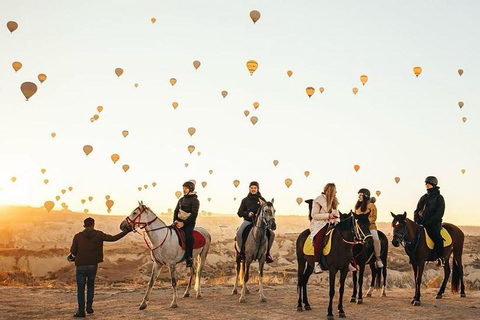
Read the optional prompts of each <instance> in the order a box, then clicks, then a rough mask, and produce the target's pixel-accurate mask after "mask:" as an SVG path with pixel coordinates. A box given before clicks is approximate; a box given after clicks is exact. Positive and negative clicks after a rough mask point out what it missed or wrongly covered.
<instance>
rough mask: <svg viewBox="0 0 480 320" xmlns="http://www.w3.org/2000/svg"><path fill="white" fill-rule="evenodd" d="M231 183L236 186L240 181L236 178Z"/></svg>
mask: <svg viewBox="0 0 480 320" xmlns="http://www.w3.org/2000/svg"><path fill="white" fill-rule="evenodd" d="M233 185H234V186H235V188H236V187H238V186H239V185H240V181H238V180H233Z"/></svg>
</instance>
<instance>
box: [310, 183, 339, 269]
mask: <svg viewBox="0 0 480 320" xmlns="http://www.w3.org/2000/svg"><path fill="white" fill-rule="evenodd" d="M336 193H337V188H336V187H335V184H334V183H327V184H326V185H325V187H324V188H323V192H322V194H321V195H319V196H318V197H317V198H316V199H315V200H314V201H313V206H312V212H311V213H310V215H311V218H312V219H311V220H310V237H311V239H312V242H313V248H314V261H315V269H314V272H315V273H321V272H322V267H321V265H320V257H321V254H322V250H323V238H324V236H325V233H326V231H327V226H328V224H330V223H331V224H337V223H338V222H339V221H340V213H339V212H338V209H337V207H338V199H337V197H336Z"/></svg>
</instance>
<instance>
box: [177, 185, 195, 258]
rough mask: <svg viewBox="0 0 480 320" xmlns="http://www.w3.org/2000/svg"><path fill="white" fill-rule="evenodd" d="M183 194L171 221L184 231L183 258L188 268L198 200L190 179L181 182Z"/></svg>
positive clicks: (191, 252)
mask: <svg viewBox="0 0 480 320" xmlns="http://www.w3.org/2000/svg"><path fill="white" fill-rule="evenodd" d="M183 194H184V196H183V197H181V198H180V199H179V200H178V203H177V207H176V208H175V211H174V213H173V223H174V224H175V225H176V226H177V227H178V228H181V229H182V230H183V231H184V232H185V246H186V248H185V259H186V261H187V268H189V267H192V266H193V263H192V257H193V242H194V239H193V229H194V228H195V222H196V220H197V215H198V209H199V207H200V202H199V201H198V198H197V194H196V192H195V184H194V183H193V182H192V181H187V182H185V183H184V184H183Z"/></svg>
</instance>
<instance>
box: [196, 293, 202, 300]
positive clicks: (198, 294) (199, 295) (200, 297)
mask: <svg viewBox="0 0 480 320" xmlns="http://www.w3.org/2000/svg"><path fill="white" fill-rule="evenodd" d="M195 298H197V299H202V298H203V295H202V294H201V293H197V295H196V296H195Z"/></svg>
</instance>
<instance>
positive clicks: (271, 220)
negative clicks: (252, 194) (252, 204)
mask: <svg viewBox="0 0 480 320" xmlns="http://www.w3.org/2000/svg"><path fill="white" fill-rule="evenodd" d="M274 200H275V199H272V200H271V201H267V202H264V201H261V202H260V204H261V207H260V214H259V215H258V217H257V219H262V222H263V223H264V224H265V226H266V227H267V228H269V229H271V230H275V229H277V224H276V223H275V208H274V207H273V202H274Z"/></svg>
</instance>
